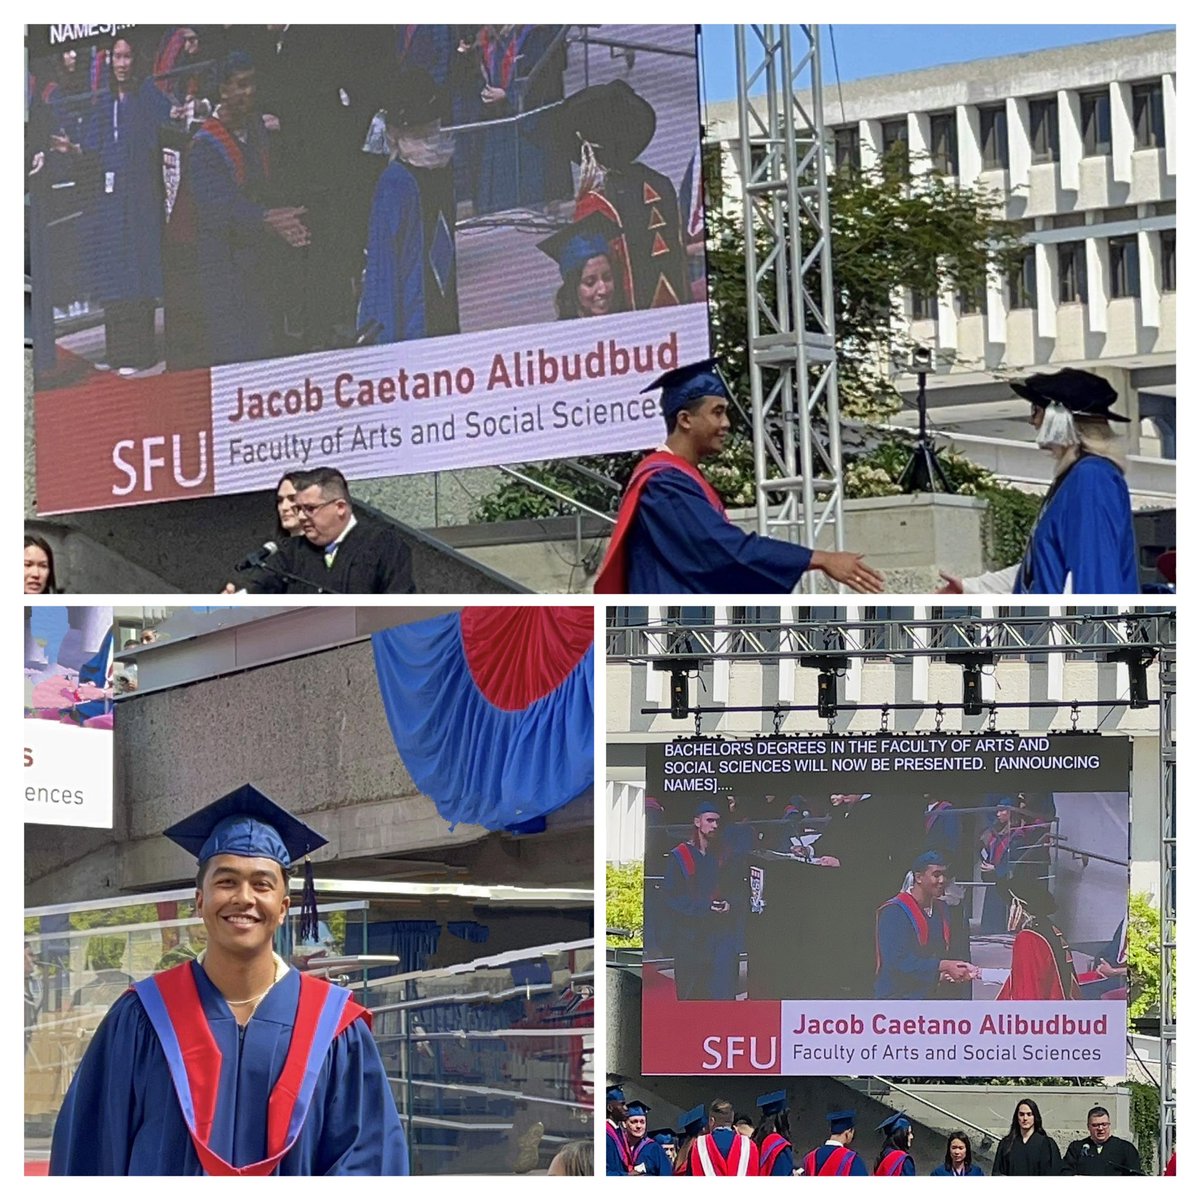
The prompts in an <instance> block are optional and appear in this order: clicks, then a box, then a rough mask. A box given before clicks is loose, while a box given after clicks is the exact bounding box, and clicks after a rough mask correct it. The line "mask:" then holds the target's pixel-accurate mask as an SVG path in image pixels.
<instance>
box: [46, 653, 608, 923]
mask: <svg viewBox="0 0 1200 1200" xmlns="http://www.w3.org/2000/svg"><path fill="white" fill-rule="evenodd" d="M115 738H116V748H115V755H116V764H115V781H116V782H115V786H116V797H115V804H114V811H115V814H116V816H115V821H116V824H115V826H114V828H113V829H112V830H77V829H66V828H58V827H48V826H35V825H30V826H26V829H25V871H26V904H27V905H37V904H51V903H58V902H62V901H65V900H68V899H85V898H86V899H92V898H100V897H103V896H111V895H116V894H117V893H119V892H129V891H142V890H148V889H151V888H156V887H160V886H164V885H169V884H178V883H182V882H186V881H187V880H189V879H190V878H192V877H193V876H194V874H195V864H194V863H193V862H191V861H190V860H189V858H188V856H187V855H186V854H185V853H184V852H183V851H182V850H180V849H178V848H177V847H176V846H174V845H173V844H172V843H170V842H168V841H167V839H166V838H164V837H162V836H161V830H163V829H164V828H166V827H167V826H169V825H170V824H172V823H173V822H174V821H177V820H179V819H180V818H181V817H183V816H185V815H186V814H187V813H189V812H192V811H194V810H195V809H196V808H198V807H200V806H202V805H203V804H206V803H208V802H209V801H210V800H213V799H215V798H216V797H217V796H220V795H222V794H224V793H225V792H227V791H230V790H232V789H233V788H235V787H237V786H238V785H239V784H242V783H245V782H251V783H254V784H255V785H256V786H258V787H261V788H262V790H263V791H265V792H266V793H267V794H268V795H270V796H272V797H274V798H276V799H277V800H279V801H280V802H281V803H282V804H284V805H286V806H287V807H288V808H290V809H292V810H293V811H294V812H296V813H297V815H299V816H302V817H303V818H304V819H305V820H306V821H308V822H309V823H310V824H311V825H312V826H313V827H314V828H316V829H318V830H319V831H320V832H321V833H322V834H323V835H324V836H325V837H327V838H328V839H329V842H330V844H329V845H328V846H326V847H324V848H322V849H321V850H320V851H318V852H317V853H316V854H314V855H313V861H314V866H315V868H316V871H317V873H318V874H328V875H334V876H336V875H346V874H351V875H353V874H355V873H356V872H355V869H354V867H353V864H354V862H355V861H356V860H360V861H361V860H368V859H378V858H380V857H382V856H385V855H396V854H404V855H406V856H407V857H410V858H411V857H418V858H425V859H429V860H432V861H434V862H439V863H440V862H448V863H451V864H458V865H463V866H467V867H469V869H470V871H469V877H468V878H466V879H464V881H470V882H487V883H513V884H524V885H530V886H532V885H534V884H566V883H574V885H575V886H580V885H581V884H580V881H585V880H586V881H590V880H591V879H592V836H591V828H590V825H591V818H590V806H588V805H584V806H583V807H584V808H586V812H585V813H582V814H581V815H582V817H583V820H582V821H581V822H578V823H577V824H576V826H575V827H572V828H565V829H564V830H563V831H562V832H554V831H553V829H552V831H550V832H547V833H546V834H542V835H538V836H536V837H531V838H524V839H515V840H514V839H512V838H507V837H503V836H501V835H496V834H491V835H489V834H488V833H487V832H486V831H485V830H483V829H482V828H480V827H479V826H474V825H459V826H458V827H457V828H456V829H455V830H454V831H453V832H451V831H450V830H449V828H448V826H447V822H446V821H445V820H444V819H443V818H442V817H440V816H439V815H438V813H437V811H436V809H435V808H434V805H433V803H432V801H430V800H429V799H428V798H427V797H425V796H423V795H422V794H421V793H420V792H419V791H418V789H417V788H416V786H415V785H414V783H413V781H412V778H411V777H410V776H409V774H408V771H407V770H406V769H405V767H404V763H403V762H402V761H401V759H400V756H399V754H398V753H397V751H396V748H395V744H394V743H393V741H392V736H391V732H390V730H389V729H388V726H387V720H386V716H385V714H384V711H383V703H382V701H381V700H380V697H379V688H378V684H377V682H376V678H375V670H374V664H373V660H372V655H371V647H370V644H369V643H368V642H360V643H356V644H354V645H349V646H342V647H339V648H337V649H334V650H329V651H325V652H323V653H318V654H313V655H309V656H307V657H304V658H296V659H290V660H288V661H285V662H280V663H276V664H274V665H270V666H264V667H260V668H256V669H253V670H248V671H245V672H243V673H242V674H239V675H230V676H223V677H221V678H218V679H211V680H207V681H203V682H199V683H194V684H191V685H188V686H184V687H178V688H173V689H170V690H168V691H163V692H156V693H152V694H149V695H146V696H137V695H135V696H132V697H130V698H129V699H126V700H122V701H121V702H120V703H119V705H118V708H117V719H116V723H115ZM576 803H580V802H576ZM571 807H573V806H568V808H571ZM563 811H564V812H565V811H566V810H563ZM566 824H567V822H564V825H566ZM579 825H583V826H584V827H582V828H581V827H579ZM372 870H373V872H374V871H375V870H376V865H375V864H372ZM357 873H358V874H361V872H357ZM372 877H379V876H378V874H373V876H372Z"/></svg>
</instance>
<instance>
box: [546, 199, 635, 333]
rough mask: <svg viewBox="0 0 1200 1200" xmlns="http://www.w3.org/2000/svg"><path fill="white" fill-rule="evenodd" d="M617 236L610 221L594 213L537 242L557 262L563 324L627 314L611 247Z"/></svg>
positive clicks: (557, 299)
mask: <svg viewBox="0 0 1200 1200" xmlns="http://www.w3.org/2000/svg"><path fill="white" fill-rule="evenodd" d="M616 233H617V228H616V226H615V225H614V224H613V223H612V221H611V219H610V218H608V217H607V216H605V215H604V214H603V213H592V215H591V216H590V217H585V218H584V219H583V220H582V221H576V222H574V223H573V224H571V225H568V226H567V227H566V228H565V229H560V230H559V231H558V232H557V233H554V234H552V235H551V236H550V237H548V238H545V239H544V240H542V241H540V242H538V249H539V250H540V251H541V252H542V253H543V254H546V255H548V256H549V257H550V258H552V259H554V261H555V262H556V263H558V270H559V274H561V275H562V281H563V282H562V287H561V288H559V289H558V294H557V295H556V296H555V297H554V307H555V310H556V312H557V313H558V319H559V320H560V321H570V320H573V319H574V318H576V317H606V316H608V315H609V313H619V312H624V311H625V309H626V307H627V304H626V300H625V288H624V285H623V284H622V282H621V276H620V274H619V273H618V272H616V271H615V270H614V269H613V262H612V249H611V246H610V245H609V243H610V241H611V239H612V238H613V237H614V236H615V235H616Z"/></svg>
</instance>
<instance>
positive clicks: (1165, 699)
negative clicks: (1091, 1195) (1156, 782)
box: [1158, 614, 1176, 1170]
mask: <svg viewBox="0 0 1200 1200" xmlns="http://www.w3.org/2000/svg"><path fill="white" fill-rule="evenodd" d="M1169 620H1170V623H1171V626H1172V636H1171V639H1170V644H1168V645H1164V646H1163V648H1162V650H1161V652H1160V653H1159V659H1158V679H1159V696H1160V705H1159V710H1158V717H1159V755H1160V758H1159V762H1160V764H1161V766H1160V778H1161V783H1160V792H1161V795H1162V809H1161V814H1162V815H1161V821H1162V851H1161V857H1160V869H1161V872H1162V874H1161V877H1160V881H1159V906H1160V908H1159V911H1160V914H1161V915H1160V920H1161V928H1160V930H1159V937H1160V939H1161V940H1160V943H1159V945H1160V955H1161V972H1162V974H1161V978H1162V990H1161V992H1160V997H1159V1004H1160V1016H1159V1050H1158V1053H1159V1106H1160V1107H1159V1169H1160V1170H1161V1169H1162V1168H1163V1167H1165V1166H1166V1164H1167V1161H1168V1160H1169V1159H1170V1157H1171V1154H1172V1152H1173V1151H1174V1149H1175V1121H1176V1114H1175V1045H1176V1043H1175V1036H1176V1030H1175V925H1176V922H1175V899H1176V873H1175V866H1176V862H1175V811H1176V808H1175V803H1176V792H1175V644H1174V643H1175V638H1174V624H1175V617H1174V614H1172V615H1171V617H1170V618H1169Z"/></svg>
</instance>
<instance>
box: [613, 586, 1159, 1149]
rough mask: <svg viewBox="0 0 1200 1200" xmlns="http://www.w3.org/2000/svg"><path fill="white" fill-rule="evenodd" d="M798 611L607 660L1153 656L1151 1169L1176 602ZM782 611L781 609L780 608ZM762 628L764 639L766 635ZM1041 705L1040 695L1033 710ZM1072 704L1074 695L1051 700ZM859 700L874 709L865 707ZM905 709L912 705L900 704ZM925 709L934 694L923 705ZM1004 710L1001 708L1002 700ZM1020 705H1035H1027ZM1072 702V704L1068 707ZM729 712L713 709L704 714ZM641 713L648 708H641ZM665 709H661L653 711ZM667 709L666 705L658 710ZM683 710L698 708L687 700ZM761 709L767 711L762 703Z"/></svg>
mask: <svg viewBox="0 0 1200 1200" xmlns="http://www.w3.org/2000/svg"><path fill="white" fill-rule="evenodd" d="M803 611H804V610H803V609H792V612H793V615H794V617H795V623H794V624H791V623H786V622H784V621H782V620H781V621H776V622H755V623H748V624H738V623H729V622H723V623H720V624H716V623H713V622H703V621H701V622H698V623H695V624H693V623H683V622H679V621H658V622H655V623H651V624H645V625H624V626H612V627H610V628H609V629H608V630H607V631H606V644H607V660H608V661H609V662H626V663H646V662H648V661H653V663H654V665H655V666H656V667H659V668H661V669H663V670H670V669H671V665H672V663H674V664H677V667H676V669H678V670H685V669H687V670H695V669H696V668H697V667H698V666H701V665H707V664H709V663H711V662H715V661H725V662H764V663H766V662H778V661H779V660H780V659H784V658H791V659H800V658H805V659H808V660H809V662H807V663H805V664H803V665H805V666H810V667H811V666H814V663H813V659H814V658H815V659H817V660H818V662H819V661H820V660H821V659H822V657H824V658H825V659H828V660H833V659H837V660H839V661H842V662H844V661H845V660H846V659H849V658H864V659H865V658H874V659H880V658H886V659H888V660H890V661H892V662H894V663H899V662H905V661H907V662H912V661H914V660H916V659H918V658H929V657H935V658H947V656H949V655H953V654H956V653H961V652H962V651H963V650H964V649H974V648H978V649H980V650H984V651H987V652H988V653H989V654H991V655H993V656H994V657H995V658H996V659H1000V658H1014V659H1032V658H1033V657H1034V656H1035V655H1040V654H1046V653H1064V652H1069V653H1075V654H1079V653H1094V654H1095V655H1096V656H1097V658H1099V659H1101V660H1104V658H1105V656H1107V655H1109V654H1111V653H1112V652H1113V651H1129V650H1131V649H1135V650H1139V651H1142V652H1143V653H1144V656H1145V658H1146V661H1147V662H1148V661H1149V660H1150V659H1151V658H1153V657H1157V659H1158V669H1159V700H1158V709H1159V746H1158V753H1159V781H1160V787H1159V842H1160V844H1159V871H1160V874H1159V912H1160V918H1159V919H1160V929H1159V934H1160V941H1159V969H1160V978H1161V999H1160V1028H1159V1142H1158V1152H1159V1169H1160V1170H1161V1169H1162V1168H1163V1167H1164V1166H1165V1165H1166V1163H1167V1162H1168V1161H1169V1159H1170V1157H1171V1153H1172V1152H1173V1151H1174V1149H1175V1143H1176V1091H1175V1083H1176V1071H1175V1065H1176V1049H1177V1046H1176V1038H1177V1028H1176V1012H1175V956H1176V955H1175V951H1176V944H1175V937H1176V925H1177V920H1176V882H1177V877H1176V812H1177V795H1176V771H1175V766H1176V734H1175V707H1176V617H1175V610H1174V609H1156V610H1132V611H1126V612H1123V613H1112V614H1090V613H1089V614H1081V615H1076V616H1073V615H1070V614H1061V615H1049V616H1025V615H1022V614H1020V613H1014V614H1009V615H1005V616H995V617H990V616H989V617H984V616H974V615H973V616H967V617H950V618H942V619H933V618H931V619H919V620H915V619H909V620H906V619H904V618H887V619H878V620H872V619H867V620H857V619H853V618H847V619H837V618H830V619H816V620H808V621H805V620H802V619H801V618H800V614H801V613H802V612H803ZM781 616H782V611H781ZM768 633H769V635H770V636H769V637H765V636H764V635H766V634H768ZM828 669H834V668H833V664H832V662H830V665H829V667H828ZM1046 703H1047V702H1045V701H1043V702H1040V704H1039V705H1038V706H1039V707H1041V706H1045V705H1046ZM1058 704H1059V706H1061V707H1071V706H1072V702H1071V701H1069V700H1063V701H1060V702H1058ZM858 707H867V708H873V707H882V708H884V709H885V710H886V709H887V708H888V706H887V705H866V706H858ZM901 707H906V708H911V707H917V706H916V705H904V706H901ZM920 707H923V708H928V709H930V710H935V709H938V708H939V707H946V708H951V707H954V708H957V707H959V706H958V705H944V706H939V704H938V703H937V702H935V701H928V702H922V704H921V705H920ZM1006 707H1007V706H1006ZM1025 707H1034V705H1031V704H1027V705H1025ZM1076 707H1078V705H1076ZM718 709H719V710H720V711H734V710H733V709H732V708H730V706H727V705H723V706H716V708H710V709H708V711H717V710H718ZM642 711H643V712H645V711H647V710H645V709H643V710H642ZM656 711H663V710H656ZM665 711H669V710H665ZM688 711H689V714H691V713H694V712H696V711H697V710H696V708H694V707H692V706H691V705H690V704H689V710H688ZM761 711H763V712H764V714H766V713H768V712H770V711H772V710H771V709H770V708H768V707H766V706H764V707H763V708H762V710H761Z"/></svg>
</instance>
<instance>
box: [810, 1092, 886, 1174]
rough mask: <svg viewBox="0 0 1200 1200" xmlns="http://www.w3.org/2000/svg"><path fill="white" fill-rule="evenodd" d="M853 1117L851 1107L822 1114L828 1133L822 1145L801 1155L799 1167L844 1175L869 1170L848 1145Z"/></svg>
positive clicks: (852, 1133)
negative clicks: (801, 1159)
mask: <svg viewBox="0 0 1200 1200" xmlns="http://www.w3.org/2000/svg"><path fill="white" fill-rule="evenodd" d="M855 1117H856V1114H855V1112H854V1109H852V1108H840V1109H837V1110H836V1111H835V1112H830V1113H826V1114H825V1119H826V1120H827V1121H828V1122H829V1137H828V1138H827V1139H826V1140H825V1142H824V1144H823V1145H820V1146H818V1147H817V1148H816V1149H815V1150H810V1151H809V1152H808V1153H807V1154H806V1155H805V1156H804V1159H803V1161H802V1163H801V1170H802V1171H803V1173H804V1174H805V1175H822V1176H826V1177H829V1176H833V1177H838V1176H842V1177H844V1176H848V1175H869V1174H870V1173H871V1172H870V1171H868V1170H867V1164H866V1163H865V1162H863V1160H862V1159H861V1158H860V1157H859V1155H858V1153H857V1152H856V1151H854V1150H851V1149H850V1143H851V1142H852V1141H854V1121H855Z"/></svg>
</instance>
